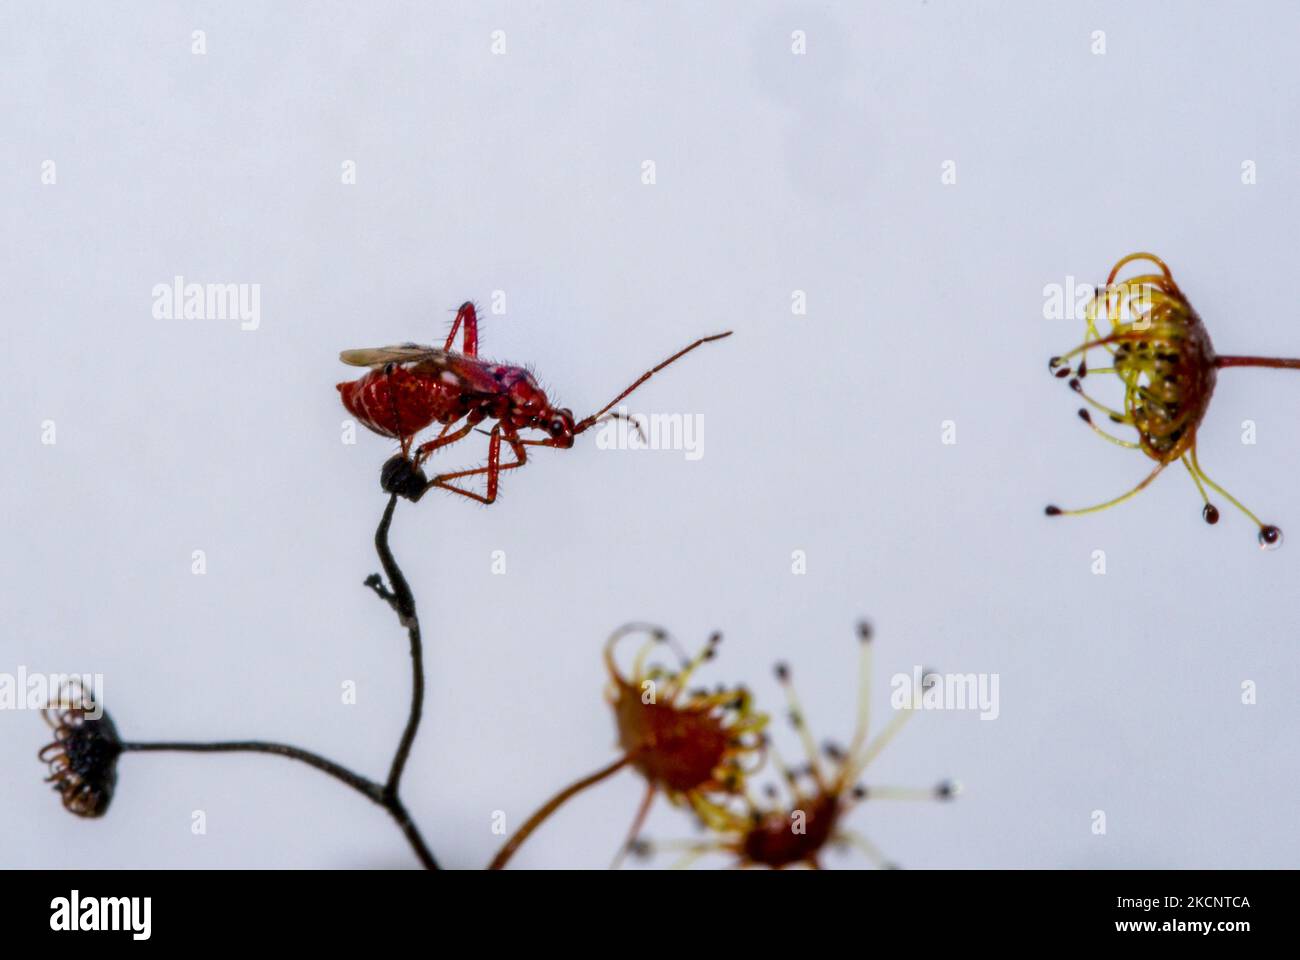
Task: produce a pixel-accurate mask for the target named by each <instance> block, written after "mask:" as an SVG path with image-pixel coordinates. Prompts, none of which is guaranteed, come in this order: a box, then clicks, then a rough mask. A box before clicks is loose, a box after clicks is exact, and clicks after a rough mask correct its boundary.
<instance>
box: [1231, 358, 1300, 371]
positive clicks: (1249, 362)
mask: <svg viewBox="0 0 1300 960" xmlns="http://www.w3.org/2000/svg"><path fill="white" fill-rule="evenodd" d="M1214 365H1215V366H1216V367H1219V368H1223V367H1272V368H1274V369H1277V370H1300V360H1283V359H1281V358H1279V357H1216V358H1215V360H1214Z"/></svg>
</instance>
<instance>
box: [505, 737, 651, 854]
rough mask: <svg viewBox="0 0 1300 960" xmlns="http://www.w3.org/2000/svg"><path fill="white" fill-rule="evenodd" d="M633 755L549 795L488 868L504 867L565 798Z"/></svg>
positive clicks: (621, 765)
mask: <svg viewBox="0 0 1300 960" xmlns="http://www.w3.org/2000/svg"><path fill="white" fill-rule="evenodd" d="M634 755H635V754H634V753H629V754H626V755H624V756H622V757H619V759H617V760H615V761H614V762H613V763H611V764H610V765H609V766H607V767H602V768H601V769H599V770H597V771H596V772H595V773H593V774H591V775H590V776H587V777H583V778H582V779H581V780H578V781H575V782H574V783H571V784H569V785H568V786H567V787H565V788H564V789H563V790H561V791H560V792H559V793H557V794H556V795H555V796H553V797H551V799H550V800H547V801H546V803H545V804H543V805H542V806H541V808H540V809H538V811H537V812H536V813H534V814H533V815H532V816H531V817H529V818H528V820H527V821H525V823H524V825H523V826H522V827H520V828H519V829H518V830H516V831H515V833H514V836H512V837H511V838H510V839H509V840H507V841H506V844H505V846H503V847H502V848H501V850H500V852H499V853H497V855H496V856H495V857H494V858H493V859H492V862H491V863H490V864H488V869H489V870H500V869H501V868H502V867H504V866H505V865H506V862H507V861H508V860H509V859H510V858H511V857H512V856H514V853H515V851H516V850H518V849H519V847H520V846H521V845H522V844H523V842H524V841H525V840H527V839H528V838H529V837H530V836H531V835H532V833H533V831H534V830H536V829H537V828H538V827H539V826H541V824H542V821H543V820H545V819H546V818H547V817H549V816H550V815H551V814H553V813H554V812H555V811H556V810H558V809H559V808H560V806H561V805H562V804H563V803H564V802H565V801H566V800H568V799H569V798H570V797H572V796H573V795H574V794H575V793H580V792H581V791H583V790H586V789H587V788H588V787H590V786H592V785H593V784H596V783H600V781H602V780H604V779H605V778H606V777H609V776H612V775H613V774H615V773H618V771H619V770H621V769H623V767H625V766H627V765H628V764H629V763H631V762H632V758H633V756H634Z"/></svg>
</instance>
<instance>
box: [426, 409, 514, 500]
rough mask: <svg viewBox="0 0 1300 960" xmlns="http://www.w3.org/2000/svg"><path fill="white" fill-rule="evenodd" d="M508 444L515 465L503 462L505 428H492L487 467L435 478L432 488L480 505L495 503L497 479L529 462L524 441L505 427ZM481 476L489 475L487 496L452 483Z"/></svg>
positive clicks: (512, 430)
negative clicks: (503, 471)
mask: <svg viewBox="0 0 1300 960" xmlns="http://www.w3.org/2000/svg"><path fill="white" fill-rule="evenodd" d="M504 431H505V437H506V443H508V444H509V445H510V449H511V450H512V451H513V452H514V455H515V462H514V463H502V462H501V435H502V432H503V427H502V425H501V424H500V423H498V424H497V425H496V426H495V427H493V428H492V433H491V434H490V436H491V438H492V439H491V440H490V441H489V442H488V462H487V466H486V467H475V468H474V469H472V470H458V471H456V472H455V473H444V474H441V475H439V476H436V477H434V478H433V479H432V480H430V481H429V486H430V487H442V488H443V489H444V490H451V491H453V492H454V493H459V494H460V495H461V496H463V497H469V498H470V499H471V500H477V501H478V502H479V503H493V502H494V501H495V500H496V498H497V477H498V476H499V475H500V473H501V471H502V470H513V469H515V468H516V467H522V466H523V465H524V464H525V463H527V462H528V456H527V453H526V451H525V450H524V446H523V441H522V440H520V439H519V435H518V434H517V433H515V431H514V428H513V427H505V428H504ZM480 474H487V495H486V496H484V495H483V494H481V493H475V492H474V491H473V490H466V489H465V488H464V487H460V486H457V485H455V484H453V483H451V482H450V481H452V480H460V479H463V478H465V477H476V476H478V475H480Z"/></svg>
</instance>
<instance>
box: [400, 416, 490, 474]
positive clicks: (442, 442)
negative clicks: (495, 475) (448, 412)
mask: <svg viewBox="0 0 1300 960" xmlns="http://www.w3.org/2000/svg"><path fill="white" fill-rule="evenodd" d="M477 425H478V421H477V420H473V419H470V420H467V421H466V422H465V425H464V426H463V427H461V428H460V429H459V430H457V431H456V432H455V433H447V432H446V431H447V428H449V427H450V426H451V424H448V425H447V427H444V428H443V432H442V434H440V435H439V436H438V437H437V438H436V439H434V440H430V441H429V442H428V443H422V444H420V445H419V446H418V447H416V448H415V464H416V466H419V465H420V464H422V463H424V461H426V460H428V459H429V456H430V455H431V454H432V453H433V451H435V450H437V449H438V448H440V447H445V446H447V445H448V444H449V443H455V442H456V441H457V440H460V439H463V438H464V437H467V436H469V434H470V433H471V432H472V431H473V429H474V428H475V427H476V426H477Z"/></svg>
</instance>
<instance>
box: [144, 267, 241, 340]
mask: <svg viewBox="0 0 1300 960" xmlns="http://www.w3.org/2000/svg"><path fill="white" fill-rule="evenodd" d="M153 317H154V319H155V320H238V321H239V328H240V329H241V330H256V329H257V328H258V327H259V326H261V323H262V285H261V284H260V283H186V282H185V278H184V277H179V276H178V277H173V278H172V282H171V283H156V284H154V288H153Z"/></svg>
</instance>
